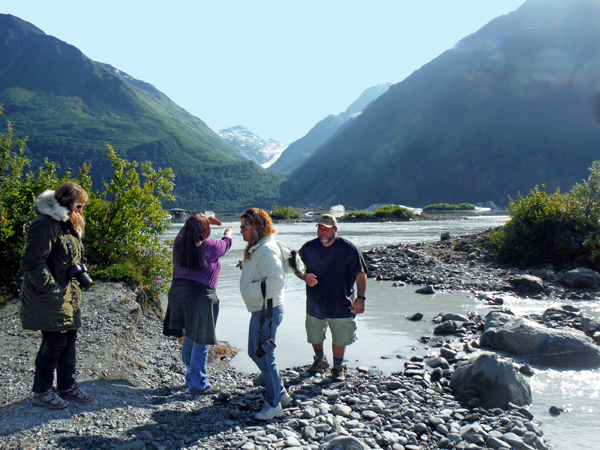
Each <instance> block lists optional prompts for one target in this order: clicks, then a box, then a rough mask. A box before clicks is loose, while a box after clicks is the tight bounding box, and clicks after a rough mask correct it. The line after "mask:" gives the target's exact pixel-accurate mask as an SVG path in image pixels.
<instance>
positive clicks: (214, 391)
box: [190, 387, 219, 396]
mask: <svg viewBox="0 0 600 450" xmlns="http://www.w3.org/2000/svg"><path fill="white" fill-rule="evenodd" d="M218 393H219V390H218V389H215V388H212V387H210V388H208V389H201V390H196V389H194V390H192V391H190V394H192V395H196V396H201V395H214V394H218Z"/></svg>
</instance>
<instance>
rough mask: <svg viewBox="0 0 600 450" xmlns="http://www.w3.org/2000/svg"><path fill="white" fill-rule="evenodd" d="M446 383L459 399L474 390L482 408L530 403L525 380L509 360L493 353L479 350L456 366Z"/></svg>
mask: <svg viewBox="0 0 600 450" xmlns="http://www.w3.org/2000/svg"><path fill="white" fill-rule="evenodd" d="M450 387H451V388H452V391H453V392H454V395H455V396H456V397H458V398H462V399H465V398H466V397H468V395H471V394H472V393H473V392H472V391H475V392H476V396H477V398H478V399H479V402H480V404H481V406H483V407H484V408H502V409H508V408H509V405H508V404H509V403H514V404H515V405H518V406H525V405H528V404H530V403H531V389H530V388H529V383H528V382H527V381H526V380H525V378H523V376H522V375H521V374H520V373H519V372H518V371H517V370H516V369H515V367H514V366H513V364H512V361H510V360H509V359H507V358H501V357H500V356H498V355H497V354H495V353H487V352H484V353H481V354H479V355H478V356H476V357H473V358H471V359H469V360H468V361H467V362H466V363H464V364H462V365H460V366H458V367H457V368H456V370H455V371H454V373H453V374H452V379H451V381H450Z"/></svg>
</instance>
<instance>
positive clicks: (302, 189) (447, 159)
mask: <svg viewBox="0 0 600 450" xmlns="http://www.w3.org/2000/svg"><path fill="white" fill-rule="evenodd" d="M597 20H600V5H599V4H598V2H592V1H589V0H575V1H573V2H569V3H568V4H562V3H561V4H560V5H554V4H553V3H552V2H549V1H544V0H528V1H526V2H525V3H524V4H523V5H522V6H521V7H520V8H518V9H517V10H516V11H513V12H511V13H509V14H507V15H505V16H500V17H498V18H495V19H493V20H492V21H490V22H489V23H488V24H487V25H485V26H484V27H482V28H481V29H480V30H478V31H477V32H475V33H473V34H471V35H469V36H467V37H465V38H463V39H461V40H460V41H459V42H458V43H457V44H456V45H455V46H454V47H453V48H452V49H449V50H447V51H445V52H443V53H442V54H441V55H439V56H438V57H437V58H435V59H433V60H432V61H431V62H429V63H428V64H425V65H424V66H422V67H421V68H419V69H418V70H415V71H414V72H413V73H412V74H411V75H409V76H408V77H407V78H406V79H405V80H403V81H402V82H400V83H397V84H395V85H393V86H391V87H390V88H389V90H388V91H387V93H385V94H384V95H382V96H380V97H379V98H378V99H377V100H375V101H374V102H373V104H372V105H371V106H370V107H369V108H368V109H367V110H366V111H364V112H363V113H362V114H361V115H360V116H359V117H357V118H356V119H354V120H353V121H352V123H351V124H349V125H348V126H347V127H346V128H345V129H344V130H342V131H340V132H338V133H337V134H336V135H335V136H334V137H332V138H331V139H330V140H329V141H328V142H327V143H326V144H324V145H323V146H322V147H320V148H319V150H318V151H316V152H315V153H314V154H313V155H312V156H311V157H310V158H309V159H308V160H307V161H306V162H305V163H304V164H303V165H302V166H300V167H299V168H298V169H297V170H295V171H294V172H293V173H292V174H291V176H290V177H289V183H288V184H287V185H286V187H285V189H286V195H287V199H288V201H290V202H296V203H299V204H301V203H309V204H322V203H324V202H331V203H343V204H347V205H351V206H355V207H365V206H368V205H369V204H372V203H396V204H406V205H412V206H424V205H427V204H431V203H440V202H446V203H461V202H470V203H478V202H481V201H488V200H489V201H493V202H494V203H496V204H499V205H506V204H507V202H508V199H509V196H510V197H513V198H514V197H515V196H517V195H518V194H519V193H522V194H523V195H525V194H527V193H528V192H529V190H530V189H531V188H533V187H534V186H535V185H542V184H545V185H546V186H547V188H548V189H549V190H551V191H552V190H554V189H556V188H557V187H559V186H560V187H562V189H563V190H568V189H569V188H570V187H571V186H572V185H573V184H574V183H576V182H578V181H581V179H583V178H586V176H587V174H588V171H587V168H588V167H590V166H591V164H592V162H593V161H594V160H595V159H599V158H598V154H597V152H596V151H595V150H594V149H595V148H597V147H598V145H600V131H599V129H598V120H597V119H598V117H597V113H596V112H595V111H594V108H597V105H598V102H597V99H598V97H597V96H598V92H600V86H598V83H597V81H596V80H597V79H598V78H597V74H598V73H600V72H599V71H598V70H597V69H598V68H597V67H596V66H595V65H594V61H595V60H596V59H599V58H600V44H599V43H600V39H599V38H600V32H599V31H598V29H597V27H595V23H597ZM586 70H588V71H590V72H591V73H587V72H586Z"/></svg>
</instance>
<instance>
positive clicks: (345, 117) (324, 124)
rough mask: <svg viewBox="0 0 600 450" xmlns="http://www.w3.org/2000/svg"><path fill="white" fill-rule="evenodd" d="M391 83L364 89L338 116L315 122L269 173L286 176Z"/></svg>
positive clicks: (333, 115)
mask: <svg viewBox="0 0 600 450" xmlns="http://www.w3.org/2000/svg"><path fill="white" fill-rule="evenodd" d="M391 85H392V83H385V84H379V85H376V86H372V87H370V88H367V89H365V90H364V91H363V92H362V93H361V94H360V96H359V97H358V98H357V99H356V100H354V101H353V102H352V103H351V104H350V106H348V107H347V108H346V109H345V110H344V111H342V112H341V113H339V114H330V115H328V116H327V117H325V118H324V119H322V120H320V121H319V122H317V123H316V124H315V125H314V126H313V127H312V128H311V129H310V130H309V131H308V133H306V134H305V135H304V136H303V137H301V138H300V139H298V140H296V141H294V142H292V143H291V144H290V145H289V146H288V147H287V148H286V149H285V150H284V152H283V153H282V154H281V156H280V157H279V158H278V159H277V160H276V161H275V162H274V163H273V164H272V165H271V166H269V167H268V170H269V171H270V172H273V173H276V174H279V175H283V176H288V175H289V174H290V173H291V172H293V171H294V170H295V169H296V168H297V167H299V166H300V165H301V164H302V163H304V161H306V159H307V158H308V157H309V156H310V155H311V154H312V153H313V152H314V151H315V150H317V149H318V148H319V147H320V146H321V145H323V144H324V143H325V142H326V141H327V140H328V139H330V138H331V137H332V136H333V135H334V134H335V133H336V132H337V131H338V130H339V129H340V127H342V125H344V124H346V123H347V122H348V121H350V120H352V119H354V118H356V117H358V116H359V115H360V114H361V113H362V111H363V110H364V109H365V108H367V107H368V106H369V104H371V103H372V102H373V101H374V100H375V99H376V98H377V97H379V96H380V95H381V94H383V93H384V92H385V91H386V90H387V89H388V88H389V86H391Z"/></svg>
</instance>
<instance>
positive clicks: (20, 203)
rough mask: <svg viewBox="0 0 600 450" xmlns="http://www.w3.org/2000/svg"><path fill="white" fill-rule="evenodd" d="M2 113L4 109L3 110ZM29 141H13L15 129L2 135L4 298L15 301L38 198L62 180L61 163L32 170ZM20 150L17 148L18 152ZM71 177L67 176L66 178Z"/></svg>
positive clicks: (0, 285) (0, 281) (0, 288)
mask: <svg viewBox="0 0 600 450" xmlns="http://www.w3.org/2000/svg"><path fill="white" fill-rule="evenodd" d="M0 114H2V108H1V107H0ZM26 142H27V138H25V139H16V140H15V141H13V128H12V124H11V123H10V122H8V123H7V131H6V133H5V134H0V242H1V245H0V296H1V298H2V299H8V298H12V297H14V296H15V295H16V294H17V289H18V286H17V273H18V271H19V265H20V262H21V255H22V254H23V251H24V250H25V241H26V236H27V228H28V227H29V224H30V223H31V221H32V220H33V219H34V218H35V215H36V214H35V210H34V208H33V206H34V202H35V198H36V196H37V195H38V194H39V193H40V192H42V191H44V190H45V189H50V188H54V187H55V186H56V185H57V183H58V182H59V181H60V180H59V179H58V177H57V175H56V171H57V164H56V163H52V162H49V161H48V160H45V161H44V165H43V167H40V168H39V169H38V171H37V173H34V172H33V171H30V170H28V169H29V166H30V164H31V163H30V161H29V159H28V158H27V157H26V156H25V143H26ZM15 147H16V149H15ZM66 176H68V174H66V175H65V177H66Z"/></svg>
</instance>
